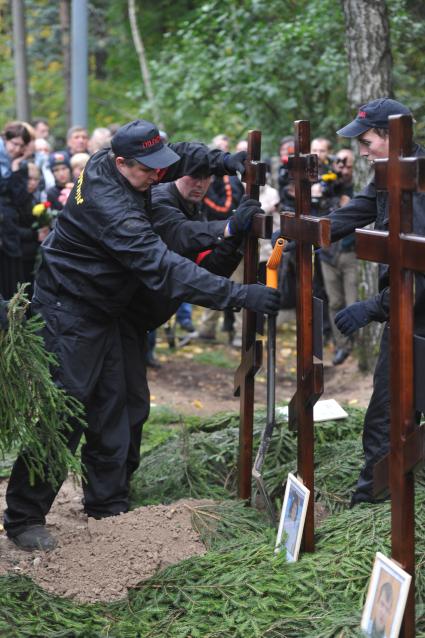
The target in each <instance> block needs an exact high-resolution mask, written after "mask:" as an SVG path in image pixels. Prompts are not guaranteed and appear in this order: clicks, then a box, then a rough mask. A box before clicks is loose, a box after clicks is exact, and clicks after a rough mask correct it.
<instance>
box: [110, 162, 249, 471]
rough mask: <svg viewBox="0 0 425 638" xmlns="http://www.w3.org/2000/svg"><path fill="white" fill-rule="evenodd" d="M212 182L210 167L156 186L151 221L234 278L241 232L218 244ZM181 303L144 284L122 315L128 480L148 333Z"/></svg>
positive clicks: (177, 247) (179, 248)
mask: <svg viewBox="0 0 425 638" xmlns="http://www.w3.org/2000/svg"><path fill="white" fill-rule="evenodd" d="M210 181H211V177H210V175H209V174H208V171H199V172H197V173H196V174H195V175H185V176H183V177H180V178H179V179H177V180H176V181H175V182H165V183H161V184H158V185H156V186H154V187H153V188H152V212H151V214H150V221H151V223H152V227H153V229H154V231H155V232H156V233H157V234H158V235H159V236H160V237H161V239H162V240H163V241H164V242H165V243H166V244H167V246H168V248H169V249H171V250H173V251H174V252H177V253H178V254H179V255H184V256H185V257H187V258H188V259H190V260H191V261H194V262H195V263H196V264H198V265H200V266H201V267H202V268H205V269H206V270H209V271H210V272H212V273H214V274H216V275H221V276H223V277H230V275H231V274H232V273H233V271H234V270H235V268H236V267H237V266H238V265H239V263H240V261H241V258H242V236H240V235H239V236H232V237H227V238H226V239H224V240H223V241H221V242H220V243H218V244H216V241H215V239H216V238H215V233H214V232H211V228H210V227H211V224H210V223H209V222H207V221H205V219H204V213H203V212H202V211H201V207H200V202H201V200H202V197H203V195H204V194H205V191H206V190H207V188H208V183H209V182H210ZM179 304H180V301H179V300H178V299H177V300H176V299H171V298H170V297H167V296H166V295H164V294H161V293H159V292H152V291H149V290H147V289H146V288H144V287H142V286H141V287H140V288H139V289H138V291H137V292H136V293H135V295H134V296H133V298H132V300H131V302H130V304H129V306H128V307H127V309H126V311H125V313H123V314H122V315H121V317H120V324H121V336H122V341H123V348H124V351H125V357H124V360H125V378H126V388H127V408H128V414H129V421H130V432H131V435H130V446H129V453H128V459H127V477H128V481H130V478H131V475H132V474H133V473H134V472H135V470H136V469H137V467H138V466H139V463H140V443H141V437H142V428H143V424H144V423H145V421H146V420H147V418H148V416H149V407H150V397H149V388H148V385H147V382H146V375H145V372H144V368H143V359H144V352H145V348H146V332H147V331H151V330H155V329H156V328H158V327H159V326H160V325H162V324H163V323H165V322H166V321H168V320H169V319H170V317H172V315H173V314H174V313H175V312H176V311H177V309H178V307H179Z"/></svg>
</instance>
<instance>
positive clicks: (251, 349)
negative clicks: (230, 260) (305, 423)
mask: <svg viewBox="0 0 425 638" xmlns="http://www.w3.org/2000/svg"><path fill="white" fill-rule="evenodd" d="M260 157H261V131H250V132H249V134H248V159H247V161H246V164H245V178H244V179H245V181H246V193H247V195H249V197H250V198H251V199H257V200H259V199H260V186H262V185H264V184H265V183H266V165H265V163H264V162H260ZM272 226H273V218H272V216H271V215H267V216H266V215H262V214H261V215H255V217H254V221H253V224H252V229H251V232H250V233H249V235H248V236H247V238H246V240H245V247H244V284H253V283H256V282H257V271H258V238H259V237H261V238H270V237H271V234H272ZM242 312H243V316H242V352H241V363H240V366H239V368H238V369H237V371H236V374H235V396H240V427H239V488H238V493H239V498H243V499H245V500H250V498H251V470H252V432H253V423H254V389H255V381H254V377H255V375H256V373H257V372H258V370H259V369H260V367H261V365H262V357H263V344H262V342H261V341H260V340H257V338H256V333H257V313H255V312H253V311H252V310H246V309H244V310H243V311H242Z"/></svg>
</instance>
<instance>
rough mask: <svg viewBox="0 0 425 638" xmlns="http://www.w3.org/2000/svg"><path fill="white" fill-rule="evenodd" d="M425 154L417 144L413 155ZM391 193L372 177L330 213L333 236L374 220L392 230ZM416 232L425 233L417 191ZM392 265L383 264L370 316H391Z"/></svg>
mask: <svg viewBox="0 0 425 638" xmlns="http://www.w3.org/2000/svg"><path fill="white" fill-rule="evenodd" d="M413 155H414V156H415V157H419V156H423V155H425V149H424V148H422V147H421V146H419V145H418V144H415V145H414V147H413V153H412V156H413ZM388 204H389V200H388V194H387V192H386V191H377V190H376V188H375V184H374V181H373V180H372V181H371V182H370V183H369V184H368V185H367V186H366V188H365V189H364V190H363V191H362V192H361V193H359V195H356V196H355V197H353V199H352V200H351V201H350V202H349V203H348V204H347V205H346V206H343V207H342V208H338V209H336V210H334V211H332V212H331V213H330V214H329V219H330V220H331V239H332V241H335V240H337V239H340V238H342V237H345V236H346V235H349V234H350V233H352V232H353V231H354V230H355V229H356V228H362V227H364V226H367V225H368V224H372V223H373V224H374V228H375V230H385V231H387V230H388V227H389V211H388ZM412 232H413V233H415V234H416V235H421V236H425V193H413V231H412ZM388 286H389V267H388V265H386V264H379V294H378V295H376V296H375V297H372V298H371V299H370V300H368V302H369V311H370V313H371V314H370V316H371V317H372V318H373V319H375V320H376V321H387V319H388V318H389V287H388ZM415 327H416V328H418V327H421V328H425V276H424V275H423V274H422V273H420V274H416V275H415Z"/></svg>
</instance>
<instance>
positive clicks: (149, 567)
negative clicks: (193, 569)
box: [0, 480, 207, 602]
mask: <svg viewBox="0 0 425 638" xmlns="http://www.w3.org/2000/svg"><path fill="white" fill-rule="evenodd" d="M5 489H6V481H2V482H1V483H0V497H1V506H2V509H3V505H4V500H3V499H4V492H5ZM81 496H82V493H81V490H80V488H79V486H77V485H76V484H75V483H74V482H73V481H72V480H68V481H66V483H65V484H64V485H63V487H62V489H61V491H60V493H59V495H58V497H57V499H56V501H55V503H54V505H53V507H52V510H51V512H50V514H49V515H48V517H47V525H48V528H49V530H50V531H51V532H52V534H53V535H54V536H55V537H56V538H57V540H58V547H56V549H55V550H53V551H52V552H49V553H45V552H40V551H37V552H24V551H22V550H20V549H18V548H17V547H16V546H15V545H14V544H13V543H12V542H11V541H10V540H8V539H7V537H6V535H5V534H4V533H3V534H1V535H0V576H2V575H4V574H5V573H7V572H9V573H10V572H13V573H19V574H26V575H28V576H30V577H31V578H32V579H33V580H34V581H35V582H36V583H38V584H39V585H40V586H41V587H43V589H45V590H46V591H49V592H51V593H53V594H57V595H59V596H66V597H68V598H73V599H76V600H79V601H86V602H96V601H111V600H117V599H120V598H123V597H125V596H126V595H127V590H128V588H129V587H132V586H134V585H137V583H139V582H141V581H143V580H145V579H146V578H149V577H150V576H152V575H154V574H155V573H156V572H157V571H158V570H161V569H163V568H164V567H167V566H168V565H172V564H174V563H177V562H179V561H181V560H183V559H185V558H189V557H190V556H195V555H199V554H203V553H205V547H204V545H203V543H202V542H201V540H200V538H199V536H198V534H197V532H195V531H194V530H193V528H192V524H191V514H192V511H193V509H194V508H195V507H196V506H199V505H201V504H203V503H206V502H207V501H195V500H192V499H187V500H180V501H178V502H176V503H174V504H173V505H156V506H152V505H151V506H148V507H140V508H138V509H136V510H134V511H132V512H128V513H127V514H121V515H120V516H114V517H112V518H106V519H102V520H99V521H97V520H95V519H93V518H87V516H86V515H85V514H84V512H83V510H82V506H81Z"/></svg>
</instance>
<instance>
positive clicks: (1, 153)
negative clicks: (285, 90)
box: [0, 98, 425, 550]
mask: <svg viewBox="0 0 425 638" xmlns="http://www.w3.org/2000/svg"><path fill="white" fill-rule="evenodd" d="M395 114H410V110H409V109H408V108H407V107H405V106H404V105H402V104H400V103H399V102H396V101H395V100H391V99H389V98H380V99H377V100H373V101H372V102H370V103H368V104H366V105H364V106H362V107H361V108H360V110H359V112H358V113H357V115H356V117H355V119H354V120H353V121H352V122H351V123H350V124H348V125H347V126H345V127H343V128H342V129H340V130H339V131H337V133H338V135H340V136H341V137H345V138H356V139H357V141H358V143H359V148H360V154H361V155H362V156H363V157H364V158H365V159H367V160H368V161H369V162H373V161H375V160H376V159H382V158H385V157H388V150H389V135H388V127H389V124H388V118H389V116H391V115H395ZM37 130H38V133H37ZM40 130H41V132H42V133H40ZM37 140H38V141H37ZM40 140H41V141H40ZM47 144H49V129H48V126H47V123H46V122H44V121H38V122H34V123H33V126H30V125H29V124H27V123H24V122H11V123H9V124H7V125H6V126H5V127H4V132H3V135H2V138H1V140H0V171H1V182H0V197H1V199H0V293H1V294H2V295H3V297H5V298H9V297H10V296H11V295H12V294H13V293H14V292H15V288H16V284H17V282H19V281H23V276H24V275H23V268H24V266H25V268H26V272H27V274H30V275H31V276H32V273H33V272H34V271H35V268H36V265H35V263H34V262H35V260H36V255H37V253H38V250H37V248H38V244H39V243H40V242H41V241H42V242H43V244H42V257H41V259H40V263H39V266H38V270H37V274H36V277H35V282H33V283H34V294H33V299H32V312H35V313H38V314H40V315H41V316H42V317H43V319H44V322H45V326H44V328H43V331H42V334H43V338H44V342H45V345H46V348H47V349H48V350H49V351H51V352H54V353H55V355H56V357H57V361H58V366H57V367H56V368H55V369H54V370H53V371H52V375H53V380H54V382H55V383H56V384H57V385H58V386H59V387H61V388H63V389H65V390H66V391H67V392H69V393H70V394H72V395H73V396H74V397H76V398H77V399H79V400H80V401H81V402H82V404H83V405H84V407H85V411H86V421H87V429H86V430H85V444H84V445H83V447H82V450H81V456H82V461H83V464H84V468H85V476H84V481H83V490H84V501H83V506H84V510H85V511H86V513H87V514H88V515H89V516H93V517H95V518H103V517H105V516H114V515H116V514H119V513H121V512H125V511H127V510H128V507H129V485H130V479H131V476H132V474H133V473H134V471H135V469H136V468H137V466H138V464H139V461H140V442H141V435H142V427H143V423H144V422H145V421H146V419H147V417H148V414H149V390H148V385H147V379H146V369H145V363H146V362H145V352H146V345H147V337H146V335H147V333H148V332H149V331H151V332H152V331H154V330H155V329H156V328H158V327H159V326H160V325H162V324H163V323H164V322H166V321H167V320H169V319H170V317H171V316H172V315H173V314H174V313H175V312H176V311H177V310H178V309H179V307H181V304H182V302H186V303H196V304H198V305H201V306H204V307H206V308H210V309H211V310H212V311H223V310H227V311H233V310H235V309H236V310H238V309H239V310H240V309H241V308H247V309H250V310H255V311H256V312H258V313H260V314H272V315H276V314H277V313H278V311H279V309H280V308H281V307H285V305H286V306H288V304H291V303H292V304H293V299H291V300H288V298H289V297H292V298H293V297H294V291H293V290H291V289H290V287H289V288H287V287H285V286H287V283H288V281H290V277H289V276H287V274H288V273H289V272H290V269H291V268H292V269H293V268H294V259H293V253H291V251H290V250H289V251H288V252H287V253H286V255H285V260H284V262H283V266H282V268H283V269H284V270H285V273H286V274H285V275H284V276H283V277H282V279H281V290H274V289H273V288H269V287H267V286H265V285H262V284H261V283H255V284H249V285H244V284H243V283H240V280H239V277H240V274H239V275H238V274H237V273H238V267H239V265H240V261H241V259H242V256H243V243H244V238H245V236H246V234H247V233H249V231H250V227H251V223H252V219H253V217H254V215H255V214H257V213H259V212H261V211H262V210H265V209H267V212H268V213H271V214H273V213H278V211H279V210H293V209H294V195H295V192H294V183H293V181H292V180H291V175H290V173H289V172H288V156H289V155H290V154H291V152H292V150H293V145H294V140H293V139H292V138H290V137H289V136H288V137H285V138H283V139H282V143H281V147H280V166H279V174H278V184H277V187H278V188H277V191H278V192H273V187H272V186H270V184H268V185H267V186H266V187H264V188H263V189H262V191H261V193H260V199H261V204H260V203H259V202H257V201H255V200H252V199H248V198H247V196H246V195H244V190H243V186H242V184H241V183H240V182H239V181H238V173H239V174H242V176H243V173H244V171H245V160H246V156H247V155H246V143H244V142H242V143H241V145H240V146H239V147H238V149H236V150H235V152H234V153H231V152H229V146H228V144H229V140H228V139H226V137H225V136H220V139H219V140H217V139H216V140H215V141H214V143H213V144H212V145H211V146H210V147H208V146H206V145H203V144H199V143H193V142H183V143H166V142H165V140H164V134H161V133H160V131H159V130H158V128H157V127H156V126H155V125H154V124H152V123H150V122H147V121H146V120H135V121H133V122H130V123H128V124H125V125H124V126H122V127H119V128H118V129H117V130H116V131H115V133H114V134H113V135H112V137H111V131H108V130H107V129H96V131H94V132H93V134H92V136H91V137H89V135H88V132H87V131H86V129H84V128H81V127H73V128H72V129H70V131H69V132H68V136H67V148H66V149H63V150H52V149H51V147H49V146H48V145H47ZM36 149H38V150H36ZM40 149H41V150H40ZM311 152H312V153H315V154H317V156H318V160H319V179H318V182H317V183H316V184H313V186H312V200H313V202H312V203H313V210H312V212H313V214H316V215H327V216H328V218H329V219H330V221H331V240H332V242H333V245H332V248H331V249H329V250H326V251H324V250H322V251H321V252H320V253H319V255H316V260H315V291H316V294H317V295H321V296H322V297H323V299H325V300H327V301H328V310H329V334H330V335H331V334H333V335H334V339H335V353H334V364H335V365H339V364H341V363H343V361H344V360H345V358H346V357H347V356H348V355H349V353H350V349H351V339H352V337H353V335H354V334H355V332H356V331H357V330H358V329H359V328H361V327H363V326H365V325H367V323H369V322H371V321H379V322H383V323H385V329H384V332H383V337H382V341H381V346H380V352H379V357H378V361H377V366H376V371H375V376H374V389H373V394H372V398H371V401H370V404H369V407H368V410H367V412H366V416H365V423H364V438H363V442H364V453H365V465H364V467H363V469H362V471H361V474H360V477H359V480H358V484H357V486H356V489H355V491H354V494H353V498H352V505H355V504H357V503H360V502H373V501H374V497H373V493H372V473H373V466H374V464H375V463H376V461H377V460H379V459H380V458H381V457H382V456H383V455H384V454H385V453H386V452H387V451H388V448H389V421H390V416H389V414H390V413H389V406H390V396H389V325H388V319H389V279H388V268H387V267H382V268H381V271H380V282H379V283H380V286H379V293H378V294H377V295H376V296H375V297H373V298H371V299H368V300H364V301H360V302H359V301H356V290H357V286H356V275H355V274H353V273H355V267H356V265H355V255H354V245H353V236H352V233H353V232H354V230H355V229H356V228H357V227H362V226H365V225H367V224H370V223H375V227H376V228H377V229H380V230H387V229H388V196H387V194H386V193H384V192H380V191H378V192H377V191H376V189H375V185H374V183H373V181H372V182H370V184H368V186H367V187H366V188H365V189H364V190H363V191H362V192H361V193H359V194H354V195H353V186H352V167H353V155H352V153H351V150H350V149H349V148H342V149H341V150H339V151H338V152H337V153H336V155H335V156H333V155H332V154H331V145H330V143H329V141H328V140H327V139H325V138H317V139H315V140H313V142H312V147H311ZM413 152H414V154H416V155H423V154H424V153H425V151H424V149H422V148H421V147H419V146H418V145H415V146H414V149H413ZM424 197H425V195H424V194H422V193H417V194H414V196H413V227H414V232H416V233H417V234H420V235H423V234H424V233H425V228H424V222H423V210H424V208H425V203H424ZM261 205H262V207H261ZM208 209H209V212H208ZM34 219H35V222H34V221H33V220H34ZM276 225H277V232H278V233H279V218H278V215H277V216H276ZM263 248H264V254H265V255H266V254H267V253H269V251H270V249H271V247H270V244H269V243H266V244H264V246H263ZM266 258H267V257H266V256H265V257H263V258H262V260H261V263H260V274H259V277H260V278H261V277H262V276H263V275H264V270H265V268H264V264H265V259H266ZM424 291H425V286H424V278H423V275H420V274H418V275H416V286H415V294H416V304H415V330H416V332H417V333H418V334H421V333H422V332H423V331H424V328H423V322H422V317H423V311H422V308H423V294H424ZM0 299H1V297H0ZM187 310H188V309H187V308H186V320H187ZM209 319H211V316H210V317H209V318H208V317H206V318H203V320H202V326H201V328H200V330H199V333H200V335H201V336H202V334H204V337H206V338H208V336H210V334H211V335H212V334H213V332H212V329H211V328H210V326H211V323H210V324H207V321H208V320H209ZM189 321H190V323H191V318H190V316H189ZM0 322H1V327H2V329H7V317H6V315H5V306H4V304H3V302H2V303H0ZM235 323H236V322H235ZM207 325H208V329H207V328H206V327H205V326H207ZM212 325H213V324H212ZM188 327H189V328H191V326H189V324H188ZM210 329H211V333H208V330H210ZM336 329H338V331H339V332H336ZM231 335H232V336H231V338H232V340H235V339H236V337H237V336H238V333H237V328H233V327H232V328H231ZM235 345H238V342H237V341H236V340H235ZM71 425H72V427H71V429H70V431H69V432H68V433H67V437H68V445H69V447H70V449H71V450H73V451H75V450H76V448H77V446H78V443H79V440H80V438H81V436H82V429H81V426H80V424H77V423H75V424H74V423H72V424H71ZM57 489H58V488H57V486H56V487H53V486H52V485H51V484H49V483H48V482H46V481H44V480H43V479H42V478H41V477H37V478H35V479H34V477H32V476H31V475H30V472H29V467H28V463H27V461H26V457H25V451H23V452H22V453H21V454H20V456H19V457H18V459H17V461H16V462H15V465H14V467H13V470H12V473H11V477H10V481H9V485H8V489H7V494H6V502H7V509H6V511H5V515H4V527H5V530H6V532H7V535H8V537H9V538H10V539H11V540H13V541H14V542H15V543H16V544H17V545H18V546H19V547H21V548H23V549H34V548H41V549H45V550H48V549H52V548H53V547H54V546H55V540H54V538H53V537H52V536H51V534H50V532H49V531H48V530H47V529H46V527H45V516H46V514H47V513H48V511H49V510H50V507H51V505H52V503H53V500H54V499H55V497H56V494H57Z"/></svg>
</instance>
